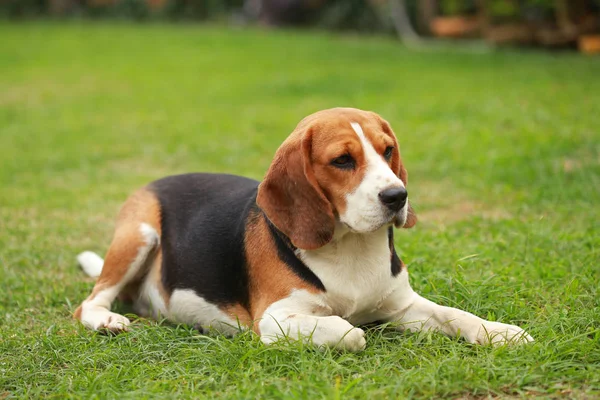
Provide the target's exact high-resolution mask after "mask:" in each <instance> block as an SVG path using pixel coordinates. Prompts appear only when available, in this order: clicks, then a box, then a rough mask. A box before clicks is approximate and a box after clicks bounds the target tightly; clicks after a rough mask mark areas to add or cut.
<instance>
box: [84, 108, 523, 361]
mask: <svg viewBox="0 0 600 400" xmlns="http://www.w3.org/2000/svg"><path fill="white" fill-rule="evenodd" d="M407 177H408V175H407V172H406V169H405V167H404V165H403V163H402V160H401V158H400V152H399V146H398V141H397V139H396V136H395V134H394V132H393V131H392V128H391V127H390V125H389V124H388V123H387V122H386V121H385V120H383V119H382V118H381V117H380V116H379V115H377V114H375V113H372V112H366V111H361V110H357V109H351V108H335V109H330V110H325V111H320V112H317V113H315V114H312V115H310V116H308V117H306V118H304V119H303V120H302V121H301V122H300V123H299V125H298V126H297V127H296V129H295V130H294V131H293V132H292V133H291V135H290V136H289V137H288V138H287V139H286V140H285V141H284V142H283V144H282V145H281V147H280V148H279V149H278V150H277V153H276V154H275V158H274V160H273V162H272V163H271V166H270V168H269V170H268V172H267V174H266V176H265V179H264V180H263V181H262V182H261V183H259V182H257V181H254V180H252V179H248V178H243V177H239V176H233V175H224V174H202V173H196V174H186V175H177V176H170V177H167V178H163V179H160V180H158V181H155V182H153V183H150V184H149V185H148V186H146V187H144V188H142V189H140V190H138V191H137V192H135V193H134V194H133V195H132V196H131V197H130V198H129V199H128V200H127V202H126V203H125V204H124V205H123V207H122V209H121V211H120V214H119V217H118V220H117V224H116V230H115V234H114V238H113V241H112V244H111V245H110V248H109V249H108V253H107V254H106V259H105V260H102V259H101V258H100V257H99V256H98V255H96V254H94V253H91V252H84V253H82V254H80V255H79V256H78V261H79V263H80V265H81V266H82V268H83V269H84V270H85V271H86V272H87V273H88V274H89V275H90V276H97V277H98V280H97V282H96V285H95V286H94V289H93V291H92V293H91V295H90V296H89V297H88V298H87V299H86V300H85V301H84V302H83V303H82V304H81V306H80V307H79V308H78V309H77V310H76V311H75V317H76V318H77V319H78V320H80V321H81V322H82V323H83V324H84V325H85V326H86V327H88V328H90V329H93V330H102V331H112V332H119V331H124V330H127V329H128V326H129V324H130V321H129V320H128V319H127V318H125V317H124V316H122V315H119V314H116V313H114V312H111V311H110V308H111V304H112V303H113V301H114V300H115V299H116V298H117V297H118V296H119V297H120V298H122V299H123V300H129V301H131V302H132V303H133V307H134V310H135V311H136V312H137V313H138V314H139V315H141V316H147V317H152V318H156V319H162V318H166V319H168V320H170V321H173V322H175V323H184V324H189V325H194V326H196V327H198V328H200V329H206V328H212V329H215V330H217V331H220V332H223V333H225V334H230V335H233V334H235V333H236V332H239V331H240V329H244V328H248V329H252V330H254V331H255V332H256V333H257V334H259V335H260V338H261V340H262V341H263V342H264V343H271V342H273V341H276V340H278V339H279V338H282V337H287V338H292V339H295V340H304V341H307V342H311V343H313V344H314V345H316V346H331V347H336V348H340V349H345V350H349V351H358V350H361V349H363V348H364V347H365V338H364V332H363V330H362V329H360V328H358V327H357V325H361V324H367V323H371V322H375V321H390V322H394V324H393V325H394V326H396V327H397V328H398V329H400V330H410V331H418V330H439V331H441V332H443V333H445V334H447V335H450V336H461V337H463V338H464V339H466V341H468V342H470V343H479V344H503V343H508V342H512V343H518V342H529V341H532V340H533V339H532V337H531V336H530V335H528V334H527V333H526V332H525V331H524V330H523V329H521V328H519V327H517V326H514V325H507V324H503V323H500V322H492V321H486V320H484V319H481V318H479V317H476V316H475V315H473V314H470V313H468V312H465V311H461V310H458V309H456V308H451V307H445V306H441V305H438V304H435V303H433V302H431V301H429V300H426V299H425V298H423V297H421V296H419V295H418V294H417V293H415V292H414V291H413V289H412V288H411V286H410V284H409V281H408V271H407V269H406V266H405V265H404V264H403V263H402V261H401V260H400V259H399V258H398V255H397V254H396V251H395V249H394V230H393V227H394V226H395V227H397V228H400V227H403V228H410V227H412V226H413V225H414V224H415V222H416V216H415V214H414V212H413V210H412V208H411V205H410V203H409V202H408V193H407V191H406V184H407Z"/></svg>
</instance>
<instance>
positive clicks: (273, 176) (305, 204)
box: [256, 123, 335, 250]
mask: <svg viewBox="0 0 600 400" xmlns="http://www.w3.org/2000/svg"><path fill="white" fill-rule="evenodd" d="M312 135H313V128H311V127H307V126H306V124H305V123H301V124H300V125H299V126H298V127H297V128H296V130H295V131H294V132H293V133H292V135H290V137H289V138H288V139H287V140H286V141H285V142H283V144H282V145H281V147H280V148H279V149H278V150H277V153H275V158H274V159H273V162H272V163H271V167H270V168H269V170H268V171H267V175H266V176H265V179H264V180H263V181H262V183H261V184H260V185H259V187H258V194H257V197H256V203H257V204H258V206H259V207H260V208H261V209H262V210H263V212H264V213H265V214H266V216H267V218H269V220H270V221H271V222H272V223H273V224H274V225H275V226H276V227H277V229H279V230H280V231H281V232H283V233H284V234H285V235H286V236H287V237H288V238H289V239H290V240H291V242H292V244H293V245H294V246H296V247H298V248H300V249H305V250H313V249H317V248H319V247H322V246H324V245H326V244H327V243H329V242H330V241H331V239H332V238H333V231H334V228H335V219H334V215H333V208H332V206H331V203H330V202H329V200H327V198H326V197H325V194H324V193H323V191H322V190H321V188H320V187H319V184H318V183H317V180H316V178H315V175H314V172H313V168H312V161H311V150H312Z"/></svg>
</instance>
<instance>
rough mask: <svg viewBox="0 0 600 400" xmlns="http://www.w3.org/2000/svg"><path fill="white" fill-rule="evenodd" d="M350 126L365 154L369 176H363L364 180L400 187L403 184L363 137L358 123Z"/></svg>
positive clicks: (363, 134) (352, 123)
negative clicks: (374, 180)
mask: <svg viewBox="0 0 600 400" xmlns="http://www.w3.org/2000/svg"><path fill="white" fill-rule="evenodd" d="M350 126H352V129H353V130H354V132H355V133H356V135H357V136H358V138H359V139H360V142H361V144H362V147H363V151H364V153H365V159H366V161H367V168H368V171H369V174H368V175H367V176H365V178H366V179H376V180H377V181H378V183H379V184H381V183H383V184H384V185H391V184H394V185H401V186H404V183H402V181H401V180H400V179H398V178H397V176H396V174H394V172H393V171H392V169H391V168H390V166H389V165H388V163H387V162H386V161H385V160H384V159H383V157H382V155H381V154H378V153H377V151H376V150H375V148H374V147H373V144H372V143H371V142H370V141H369V139H368V138H367V137H366V136H365V133H364V132H363V129H362V127H361V126H360V124H359V123H358V122H351V123H350Z"/></svg>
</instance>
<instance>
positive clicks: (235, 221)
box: [149, 174, 258, 307]
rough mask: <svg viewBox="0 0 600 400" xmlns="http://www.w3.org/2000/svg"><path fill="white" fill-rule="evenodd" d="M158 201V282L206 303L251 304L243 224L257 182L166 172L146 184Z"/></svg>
mask: <svg viewBox="0 0 600 400" xmlns="http://www.w3.org/2000/svg"><path fill="white" fill-rule="evenodd" d="M149 188H150V190H152V191H153V192H154V193H155V194H156V196H157V198H158V199H159V202H160V205H161V225H162V235H161V248H162V263H163V268H162V281H163V285H164V286H165V288H166V289H167V291H168V292H169V293H170V292H172V291H173V290H175V289H192V290H194V291H195V292H196V293H197V294H198V295H199V296H201V297H202V298H204V299H205V300H206V301H208V302H211V303H214V304H217V305H225V304H233V303H239V304H241V305H243V306H245V307H248V306H249V292H248V273H247V266H246V255H245V252H244V249H245V247H244V235H245V228H246V226H245V223H246V219H247V216H248V214H249V212H250V210H251V209H252V208H253V207H254V206H255V203H256V192H257V188H258V182H257V181H255V180H252V179H248V178H243V177H240V176H234V175H225V174H185V175H176V176H170V177H167V178H163V179H160V180H158V181H155V182H153V183H151V184H150V186H149Z"/></svg>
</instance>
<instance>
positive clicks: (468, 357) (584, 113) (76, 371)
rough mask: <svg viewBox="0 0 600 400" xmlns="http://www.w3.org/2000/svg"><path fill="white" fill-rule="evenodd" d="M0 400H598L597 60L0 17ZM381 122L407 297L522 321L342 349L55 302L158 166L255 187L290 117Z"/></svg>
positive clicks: (82, 283) (80, 277)
mask: <svg viewBox="0 0 600 400" xmlns="http://www.w3.org/2000/svg"><path fill="white" fill-rule="evenodd" d="M0 55H1V56H0V398H4V397H12V396H15V397H23V398H32V397H41V396H47V397H57V398H64V397H68V396H72V397H77V398H81V397H84V398H85V397H90V398H135V399H138V398H148V397H173V398H182V397H194V398H210V399H212V398H257V399H259V398H267V397H275V398H310V399H318V398H331V399H337V398H357V399H379V398H390V399H392V398H407V397H415V398H431V397H437V398H480V397H487V396H501V397H504V396H507V397H512V396H515V397H522V396H533V395H539V396H543V397H557V398H559V397H560V398H563V397H573V398H593V397H596V396H600V328H599V326H600V304H599V291H598V287H599V284H598V282H599V280H600V265H599V261H600V206H599V204H600V97H599V93H600V79H599V75H598V73H599V71H600V59H597V58H596V59H592V58H585V57H580V56H579V55H576V54H571V53H559V54H549V53H548V54H545V53H531V52H519V51H501V52H496V53H489V54H465V53H461V52H458V51H452V50H446V51H444V52H413V51H409V50H406V49H403V48H402V47H400V46H399V45H398V43H397V42H395V41H393V40H390V39H385V38H361V37H354V36H346V37H338V36H331V35H327V34H324V33H306V32H294V31H288V32H285V31H284V32H275V31H273V32H271V31H260V30H226V29H223V28H219V27H202V26H191V25H190V26H186V25H182V26H168V25H141V26H130V25H122V24H117V25H108V24H93V25H84V24H81V25H79V24H75V23H74V24H69V25H58V24H48V23H29V24H23V25H13V24H2V25H0ZM333 106H353V107H359V108H364V109H371V110H374V111H377V112H379V113H380V114H382V115H383V116H384V117H385V118H387V119H388V120H389V121H390V122H391V124H392V126H393V127H394V129H395V131H396V133H397V135H398V137H399V140H400V143H401V147H402V152H403V157H404V160H405V163H406V165H407V167H408V170H409V173H410V183H409V189H410V193H411V198H412V199H413V202H414V203H413V204H414V205H415V209H416V211H417V213H418V214H420V216H421V221H420V223H419V224H418V225H417V226H416V227H415V228H414V229H412V230H403V231H402V232H398V234H397V235H396V240H397V243H396V245H397V248H398V250H399V252H400V253H401V255H402V258H403V259H404V261H405V262H407V263H408V265H409V269H410V271H411V279H412V284H413V287H414V288H415V289H416V290H418V291H419V292H420V293H422V294H423V295H425V296H427V297H429V298H430V299H432V300H435V301H437V302H441V303H444V304H446V305H451V306H456V307H460V308H463V309H466V310H468V311H471V312H473V313H475V314H477V315H479V316H481V317H484V318H489V319H493V320H499V321H502V322H508V323H515V324H519V325H522V326H523V327H525V328H526V329H527V330H528V331H529V332H530V333H531V334H532V335H533V336H534V337H535V339H536V342H535V343H534V344H532V345H528V346H524V347H510V348H490V347H478V346H471V345H468V344H466V343H464V342H463V341H461V340H457V339H451V338H446V337H444V336H442V335H439V334H425V333H422V334H399V333H396V332H394V331H393V330H392V329H389V328H388V329H385V328H382V327H374V328H370V329H369V330H368V332H367V349H366V350H365V351H364V352H362V353H358V354H346V353H339V352H334V351H325V352H318V351H314V350H312V349H310V348H307V347H304V346H301V345H297V344H292V345H285V344H278V345H274V346H271V347H267V346H264V345H262V344H261V343H260V341H259V340H258V338H257V337H256V336H255V335H253V334H251V333H246V334H242V335H240V336H238V337H236V338H234V339H227V338H224V337H220V336H200V335H198V334H197V333H195V332H194V331H193V330H191V329H190V328H187V327H183V326H180V327H174V326H171V325H168V324H163V325H159V324H155V323H153V322H151V321H140V322H139V323H137V324H136V325H135V326H134V328H133V330H132V331H131V332H130V333H128V334H124V335H120V336H118V337H107V336H102V335H98V334H93V333H91V332H89V331H86V330H84V329H83V328H82V327H81V326H79V325H78V324H77V323H75V322H74V321H73V320H72V318H71V313H72V312H73V310H74V309H75V307H76V306H77V305H78V303H79V302H81V301H82V300H83V299H84V298H85V297H86V296H87V295H88V293H89V291H90V289H91V287H92V285H93V282H92V280H90V279H89V278H86V277H85V276H84V274H83V273H82V272H81V271H80V270H79V269H78V267H77V265H76V263H75V258H74V257H75V255H76V254H77V253H78V252H80V251H82V250H84V249H91V250H95V251H98V252H100V253H103V252H104V251H105V250H106V248H107V246H108V243H109V240H110V236H111V232H112V228H113V226H112V223H113V220H114V217H115V216H116V212H117V210H118V207H119V205H120V203H121V202H122V201H124V199H125V198H126V197H127V195H128V194H129V193H130V192H131V191H132V190H133V189H134V188H135V187H138V186H141V185H144V184H145V183H147V182H148V181H150V180H153V179H156V178H159V177H162V176H164V175H167V174H175V173H181V172H189V171H219V172H229V173H236V174H243V175H247V176H250V177H254V178H260V177H262V175H263V174H264V172H265V171H266V169H267V167H268V165H269V162H270V160H271V157H272V155H273V153H274V151H275V149H276V148H277V147H278V145H279V144H280V143H281V142H282V141H283V139H284V138H285V137H286V136H287V134H288V133H289V132H291V130H292V129H293V127H294V126H295V124H296V123H297V122H298V121H299V120H300V119H301V118H302V117H303V116H305V115H307V114H309V113H311V112H314V111H316V110H319V109H323V108H329V107H333Z"/></svg>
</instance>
